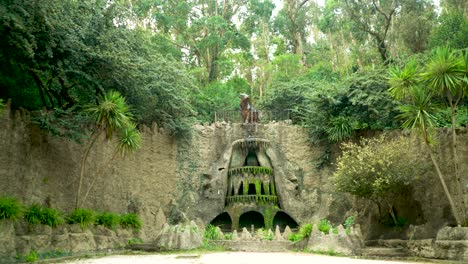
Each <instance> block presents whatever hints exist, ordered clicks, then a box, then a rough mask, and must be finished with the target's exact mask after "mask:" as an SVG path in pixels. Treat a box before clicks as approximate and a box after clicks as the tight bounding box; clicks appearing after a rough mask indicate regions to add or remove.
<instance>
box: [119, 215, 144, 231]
mask: <svg viewBox="0 0 468 264" xmlns="http://www.w3.org/2000/svg"><path fill="white" fill-rule="evenodd" d="M120 225H121V226H122V227H123V228H132V229H134V230H140V229H141V227H142V226H143V222H142V221H141V219H140V217H139V216H138V215H137V214H133V213H130V214H124V215H121V216H120Z"/></svg>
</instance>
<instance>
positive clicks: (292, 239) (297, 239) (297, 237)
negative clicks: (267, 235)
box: [288, 233, 303, 242]
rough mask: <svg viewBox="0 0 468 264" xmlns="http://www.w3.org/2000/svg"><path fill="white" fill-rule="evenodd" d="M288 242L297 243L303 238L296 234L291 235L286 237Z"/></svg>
mask: <svg viewBox="0 0 468 264" xmlns="http://www.w3.org/2000/svg"><path fill="white" fill-rule="evenodd" d="M288 239H289V241H292V242H298V241H301V240H302V239H303V237H302V236H301V235H299V234H297V233H291V234H290V235H289V237H288Z"/></svg>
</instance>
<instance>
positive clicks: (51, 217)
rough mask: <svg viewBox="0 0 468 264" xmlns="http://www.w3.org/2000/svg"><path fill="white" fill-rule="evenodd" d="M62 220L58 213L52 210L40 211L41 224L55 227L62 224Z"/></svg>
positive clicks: (43, 209)
mask: <svg viewBox="0 0 468 264" xmlns="http://www.w3.org/2000/svg"><path fill="white" fill-rule="evenodd" d="M63 222H64V220H63V217H62V216H61V213H60V211H58V210H57V209H53V208H48V207H44V208H42V210H41V224H43V225H48V226H51V227H57V226H59V225H61V224H63Z"/></svg>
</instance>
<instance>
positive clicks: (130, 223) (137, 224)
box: [119, 214, 192, 231]
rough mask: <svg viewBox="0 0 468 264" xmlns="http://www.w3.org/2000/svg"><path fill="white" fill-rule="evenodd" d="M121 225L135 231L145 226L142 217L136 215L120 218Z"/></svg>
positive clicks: (125, 215)
mask: <svg viewBox="0 0 468 264" xmlns="http://www.w3.org/2000/svg"><path fill="white" fill-rule="evenodd" d="M119 224H120V225H121V226H122V227H123V228H132V229H134V230H140V229H141V227H142V226H143V222H142V221H141V219H140V217H139V216H138V215H136V214H124V215H122V216H120V218H119ZM191 231H192V230H191Z"/></svg>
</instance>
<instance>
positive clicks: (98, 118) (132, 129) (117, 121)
mask: <svg viewBox="0 0 468 264" xmlns="http://www.w3.org/2000/svg"><path fill="white" fill-rule="evenodd" d="M87 112H88V113H89V114H90V116H91V117H92V119H93V120H94V124H95V125H96V128H97V129H96V130H95V131H94V132H93V134H92V135H91V138H90V141H89V143H88V146H87V147H86V149H85V151H84V154H83V157H82V159H81V168H80V178H79V182H78V189H77V193H76V201H75V208H78V207H79V205H80V202H81V203H84V201H85V200H86V197H87V196H88V194H89V192H90V190H91V188H92V187H93V186H94V182H95V180H96V179H97V178H98V176H99V175H100V174H101V173H102V170H104V169H105V168H106V167H107V165H108V163H110V161H112V160H113V159H114V157H115V155H114V157H112V159H111V160H110V161H109V162H108V163H106V164H105V165H104V167H103V168H102V169H101V170H99V171H98V173H97V174H96V176H95V177H94V179H93V182H92V183H91V184H90V187H89V189H88V190H87V192H86V195H85V198H83V201H80V196H81V188H82V185H83V178H84V174H85V165H86V161H87V159H88V155H89V152H90V150H91V148H92V147H93V146H94V143H95V142H96V140H97V139H98V138H99V136H100V135H102V134H103V133H105V135H106V138H107V139H111V138H112V136H113V134H114V133H115V132H116V131H118V132H120V134H121V135H123V137H122V139H121V140H120V142H119V147H118V150H120V151H121V153H123V154H126V153H128V152H133V151H134V150H136V149H138V148H139V147H140V143H141V137H140V135H139V132H138V130H137V129H136V126H135V124H133V123H132V114H131V113H130V109H129V107H128V105H127V103H126V102H125V98H124V97H123V96H122V95H120V93H119V92H117V91H109V92H108V93H106V94H105V95H104V96H103V97H101V98H100V99H99V103H98V104H97V105H93V106H90V107H88V108H87ZM117 152H118V151H116V153H117Z"/></svg>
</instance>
